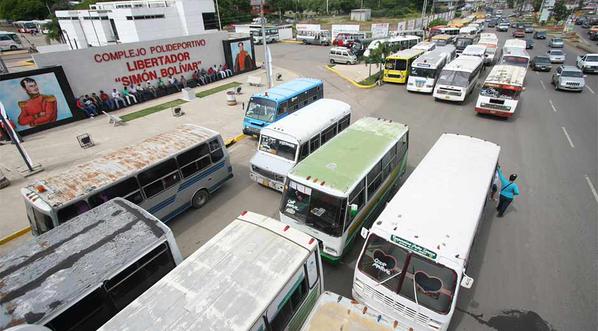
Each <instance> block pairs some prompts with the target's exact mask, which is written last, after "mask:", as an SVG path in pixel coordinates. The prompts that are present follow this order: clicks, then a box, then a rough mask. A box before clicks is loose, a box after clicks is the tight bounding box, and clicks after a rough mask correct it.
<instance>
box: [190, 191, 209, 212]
mask: <svg viewBox="0 0 598 331" xmlns="http://www.w3.org/2000/svg"><path fill="white" fill-rule="evenodd" d="M209 198H210V194H209V193H208V191H207V190H205V189H203V190H199V191H197V192H195V194H194V195H193V198H191V206H193V208H195V209H199V208H201V207H203V206H204V205H205V204H206V202H208V199H209Z"/></svg>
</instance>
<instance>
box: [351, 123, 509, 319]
mask: <svg viewBox="0 0 598 331" xmlns="http://www.w3.org/2000/svg"><path fill="white" fill-rule="evenodd" d="M499 154H500V146H498V145H496V144H494V143H491V142H488V141H485V140H481V139H478V138H473V137H469V136H463V135H456V134H443V135H442V136H440V138H439V139H438V141H437V142H436V143H435V144H434V146H433V147H432V149H430V151H429V152H428V154H427V155H426V156H425V157H424V159H423V160H422V161H421V162H420V164H419V165H418V166H417V167H416V168H415V170H414V171H413V173H412V174H411V175H410V176H409V178H408V179H407V180H406V181H405V183H404V184H403V186H402V187H401V189H400V190H399V192H397V194H396V195H395V197H394V198H393V199H392V201H390V202H389V203H388V205H387V206H386V208H385V209H384V211H383V212H382V214H380V217H378V219H377V220H376V221H375V222H374V225H373V226H372V228H371V229H370V230H369V233H368V232H367V231H366V230H363V231H362V236H367V239H366V242H365V244H364V247H363V249H362V251H361V254H360V257H359V259H358V262H357V267H356V268H355V275H354V279H353V291H352V292H353V298H354V299H356V300H357V301H359V302H361V303H364V304H365V305H366V306H368V307H371V308H372V309H375V310H377V311H379V312H380V313H382V314H384V315H386V316H388V317H390V318H393V319H396V320H398V321H399V322H401V323H404V324H407V325H408V327H409V329H411V330H446V329H447V328H448V326H449V323H450V321H451V318H452V316H453V313H454V312H455V308H456V303H457V298H458V295H459V285H461V286H463V287H465V288H470V287H471V285H472V283H473V279H472V278H470V277H468V276H467V275H466V274H465V273H466V270H467V267H468V263H467V262H468V261H469V257H470V256H469V255H470V252H471V247H472V245H473V242H474V239H475V238H476V234H477V231H478V227H479V225H480V223H481V220H482V216H483V215H484V209H485V204H486V202H487V201H488V200H489V199H488V194H489V193H490V187H491V183H492V179H493V177H494V174H495V171H496V166H497V162H498V157H499ZM405 329H407V328H405Z"/></svg>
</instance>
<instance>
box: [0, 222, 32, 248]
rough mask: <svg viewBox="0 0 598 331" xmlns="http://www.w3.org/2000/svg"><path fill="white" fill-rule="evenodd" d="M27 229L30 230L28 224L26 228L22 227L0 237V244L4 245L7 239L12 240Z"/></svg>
mask: <svg viewBox="0 0 598 331" xmlns="http://www.w3.org/2000/svg"><path fill="white" fill-rule="evenodd" d="M29 231H31V227H30V226H28V227H26V228H22V229H21V230H19V231H17V232H13V233H11V234H9V235H8V236H6V237H4V238H0V245H4V244H6V243H8V242H9V241H12V240H14V239H16V238H18V237H20V236H22V235H24V234H26V233H27V232H29Z"/></svg>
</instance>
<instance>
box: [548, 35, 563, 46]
mask: <svg viewBox="0 0 598 331" xmlns="http://www.w3.org/2000/svg"><path fill="white" fill-rule="evenodd" d="M564 46H565V42H564V41H563V38H559V37H554V38H552V39H550V42H548V47H551V48H563V47H564Z"/></svg>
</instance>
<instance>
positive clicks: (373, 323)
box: [301, 291, 407, 331]
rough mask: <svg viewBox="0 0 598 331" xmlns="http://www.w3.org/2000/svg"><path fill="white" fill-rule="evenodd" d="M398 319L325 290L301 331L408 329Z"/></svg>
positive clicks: (394, 330) (385, 330) (389, 330)
mask: <svg viewBox="0 0 598 331" xmlns="http://www.w3.org/2000/svg"><path fill="white" fill-rule="evenodd" d="M406 329H407V328H405V327H404V325H399V323H398V321H393V320H390V319H389V318H387V317H385V316H382V315H381V314H380V313H378V312H377V311H375V310H373V309H371V308H368V307H367V306H365V305H363V304H361V303H358V302H357V301H355V300H351V299H347V298H345V297H343V296H341V295H338V294H335V293H332V292H328V291H326V292H324V293H322V295H320V298H319V299H318V301H317V302H316V304H315V306H314V309H313V310H312V312H311V313H310V314H309V316H308V317H307V320H306V321H305V324H303V327H302V328H301V331H330V330H338V331H341V330H347V331H358V330H363V331H397V330H406Z"/></svg>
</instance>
